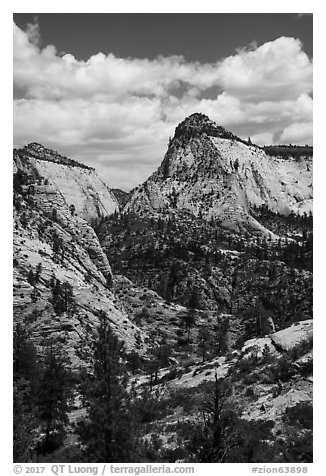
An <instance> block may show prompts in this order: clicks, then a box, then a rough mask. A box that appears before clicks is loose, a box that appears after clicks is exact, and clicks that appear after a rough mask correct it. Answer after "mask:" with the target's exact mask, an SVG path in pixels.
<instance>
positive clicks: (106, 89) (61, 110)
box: [14, 24, 312, 188]
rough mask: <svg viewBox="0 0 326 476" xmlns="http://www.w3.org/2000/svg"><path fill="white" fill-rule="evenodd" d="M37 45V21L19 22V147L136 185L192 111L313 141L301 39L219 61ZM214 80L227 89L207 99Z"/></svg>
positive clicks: (265, 134)
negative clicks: (46, 150)
mask: <svg viewBox="0 0 326 476" xmlns="http://www.w3.org/2000/svg"><path fill="white" fill-rule="evenodd" d="M39 44H40V33H39V28H38V26H37V24H36V25H34V26H33V25H30V26H29V27H28V30H27V32H24V31H22V30H21V29H19V28H18V27H17V26H16V25H14V87H15V91H16V92H17V99H16V100H15V102H14V142H15V145H17V146H21V145H23V144H25V143H27V142H31V141H38V142H41V143H43V144H44V145H46V146H49V147H54V148H55V149H57V150H59V151H61V152H62V153H65V154H67V155H72V156H75V157H76V158H80V159H81V160H84V161H85V162H87V163H88V164H91V165H93V166H95V167H96V168H97V169H99V171H100V172H102V174H104V178H105V179H106V180H107V181H108V183H109V185H111V186H119V185H120V186H122V185H123V186H125V187H129V188H130V187H133V186H135V185H136V184H137V183H139V182H140V181H142V180H144V179H145V178H146V177H147V176H148V175H149V174H150V173H151V172H152V171H154V169H155V167H156V166H157V165H158V164H159V163H160V161H161V160H162V158H163V155H164V152H165V150H166V145H167V141H168V137H169V136H172V135H173V132H174V128H175V127H176V125H177V123H178V122H180V121H182V120H183V119H184V118H185V117H186V116H187V115H189V114H192V113H193V112H203V113H205V114H207V115H208V116H210V117H211V118H212V119H213V120H215V121H216V122H217V123H219V124H221V125H224V126H225V127H227V128H229V129H230V130H232V131H234V132H235V133H237V134H239V135H241V136H243V137H247V136H251V137H252V138H253V140H257V142H258V143H262V141H265V140H266V141H267V139H268V141H267V142H268V143H271V142H272V141H273V138H282V141H284V142H285V141H286V138H287V137H289V138H290V139H289V141H292V142H295V141H296V142H298V143H302V142H304V143H306V142H310V143H311V142H312V99H311V97H310V96H309V94H310V92H311V91H312V64H311V62H310V61H309V59H308V57H307V56H306V54H305V53H304V52H303V51H302V49H301V44H300V42H299V41H298V40H296V39H294V38H278V39H276V40H274V41H272V42H268V43H265V44H263V45H261V46H259V47H257V46H255V45H252V46H251V49H250V50H245V49H243V50H239V51H238V52H237V53H236V54H235V55H233V56H231V57H228V58H225V59H224V60H221V61H219V62H217V63H215V64H200V63H190V62H186V61H185V60H184V58H183V57H180V56H171V57H157V58H156V59H154V60H148V59H132V58H128V59H126V58H117V57H115V56H114V55H113V54H108V55H104V54H102V53H98V54H96V55H94V56H92V57H91V58H89V59H88V61H78V60H77V59H76V58H74V56H73V55H71V54H65V55H64V56H60V55H59V54H58V53H57V51H56V49H55V47H54V46H52V45H48V46H46V47H45V48H43V49H42V48H40V46H39ZM212 87H216V88H217V89H216V90H219V91H223V92H221V93H220V94H218V96H217V97H215V98H213V99H207V98H206V99H205V98H203V97H202V95H201V94H202V92H203V91H206V90H209V88H212ZM19 98H20V99H19ZM112 179H113V180H114V182H115V183H112Z"/></svg>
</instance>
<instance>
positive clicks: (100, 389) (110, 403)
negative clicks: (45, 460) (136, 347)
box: [77, 311, 135, 463]
mask: <svg viewBox="0 0 326 476" xmlns="http://www.w3.org/2000/svg"><path fill="white" fill-rule="evenodd" d="M122 356H123V344H122V343H121V342H119V340H118V339H117V338H116V337H115V336H114V334H113V333H112V329H111V328H110V326H109V323H108V319H107V315H106V314H105V313H104V312H103V311H101V312H100V313H99V327H98V330H97V336H96V340H95V341H94V343H93V347H92V369H91V372H90V373H88V374H87V376H86V378H84V379H83V382H82V384H81V392H82V394H83V396H84V400H85V405H86V410H87V416H86V419H85V420H82V421H80V422H79V424H78V430H77V431H78V435H79V439H80V441H81V443H82V445H83V447H84V448H85V458H86V459H87V461H88V462H89V461H91V462H97V463H102V462H124V461H130V458H131V457H132V453H133V448H134V445H135V434H134V427H133V414H132V411H131V400H130V396H129V395H128V393H127V391H126V389H125V386H124V384H125V381H124V380H125V379H124V376H125V369H124V366H123V365H122V363H121V358H122Z"/></svg>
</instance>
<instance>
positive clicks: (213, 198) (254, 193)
mask: <svg viewBox="0 0 326 476" xmlns="http://www.w3.org/2000/svg"><path fill="white" fill-rule="evenodd" d="M261 206H267V207H268V209H269V210H271V211H273V212H275V213H281V214H285V215H287V214H289V213H290V212H294V213H296V214H303V213H309V212H311V211H312V158H311V157H310V156H307V155H305V156H299V157H297V156H296V157H291V156H289V157H288V158H283V157H273V156H270V155H267V154H266V153H265V151H264V150H263V149H261V148H260V147H258V146H256V145H253V144H251V143H248V142H246V141H243V140H241V139H239V138H238V137H236V136H234V135H233V134H232V133H231V132H228V131H226V130H225V129H223V128H222V127H220V126H217V125H216V124H215V123H214V122H213V121H211V120H210V119H209V118H208V117H207V116H205V115H203V114H197V113H196V114H193V115H191V116H189V117H188V118H186V119H185V120H184V121H183V122H182V123H181V124H179V125H178V127H177V128H176V131H175V135H174V137H173V139H172V140H171V141H170V144H169V147H168V151H167V153H166V155H165V157H164V160H163V162H162V164H161V166H160V167H159V169H158V170H157V171H156V172H154V174H153V175H151V176H150V177H149V179H148V180H147V181H146V182H144V183H143V184H142V185H140V186H139V187H137V188H136V189H135V190H134V191H133V193H132V194H131V197H130V199H129V201H128V203H127V204H126V206H125V211H126V212H136V213H147V214H152V215H153V214H155V213H162V212H163V213H164V212H169V211H170V210H177V211H180V210H183V211H188V212H190V213H192V214H193V215H195V216H197V217H198V216H200V217H203V218H205V219H207V220H210V219H212V218H213V219H216V220H219V222H220V223H221V224H222V225H223V226H224V227H226V228H229V229H232V230H235V231H237V232H241V231H249V232H255V233H257V232H258V233H262V234H267V230H266V229H265V227H263V226H262V225H261V224H260V223H259V222H258V220H257V219H255V218H254V217H253V215H252V213H251V210H252V208H253V207H261ZM271 235H272V236H274V235H273V233H271Z"/></svg>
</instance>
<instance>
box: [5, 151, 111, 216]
mask: <svg viewBox="0 0 326 476" xmlns="http://www.w3.org/2000/svg"><path fill="white" fill-rule="evenodd" d="M18 169H20V170H23V171H29V172H30V173H31V171H33V174H34V176H36V177H37V176H41V177H45V178H46V179H47V181H48V182H49V183H50V184H51V185H52V187H53V189H55V190H56V191H57V192H59V194H60V195H61V197H62V198H63V200H64V202H65V204H66V205H67V206H74V207H75V211H76V212H77V213H78V215H80V216H81V217H82V218H84V219H86V220H88V221H89V220H90V219H92V218H97V217H100V216H105V215H109V214H111V213H113V212H115V211H117V210H118V209H119V205H118V201H117V199H116V197H115V196H114V194H113V193H111V191H110V189H109V188H108V187H107V186H106V185H105V183H104V182H103V181H102V180H101V179H100V177H99V176H98V175H97V174H96V172H95V170H94V169H93V168H91V167H88V166H86V165H83V164H80V163H78V162H76V161H75V160H72V159H68V158H66V157H63V156H61V155H60V154H58V153H57V152H55V151H53V150H50V149H47V148H45V147H43V146H42V145H40V144H36V143H31V144H28V145H27V146H26V147H24V148H23V149H18V150H16V151H14V172H15V171H16V170H18Z"/></svg>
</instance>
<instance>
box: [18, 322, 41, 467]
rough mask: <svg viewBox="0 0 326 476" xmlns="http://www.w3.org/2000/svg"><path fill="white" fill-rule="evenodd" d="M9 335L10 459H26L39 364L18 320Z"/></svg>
mask: <svg viewBox="0 0 326 476" xmlns="http://www.w3.org/2000/svg"><path fill="white" fill-rule="evenodd" d="M13 337H14V339H13V378H14V382H13V460H14V462H15V463H24V462H25V463H26V462H29V461H31V455H32V452H33V447H34V438H35V430H36V428H37V418H36V411H35V394H36V382H37V378H38V372H39V367H38V364H37V354H36V348H35V346H34V344H33V343H32V341H31V340H30V336H29V334H28V333H27V332H26V330H25V329H24V328H23V327H22V326H21V325H20V324H18V325H17V326H16V327H15V329H14V336H13Z"/></svg>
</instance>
